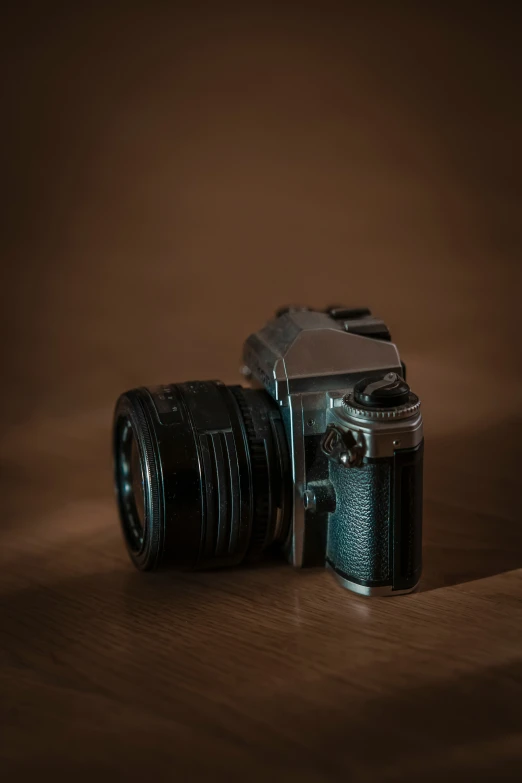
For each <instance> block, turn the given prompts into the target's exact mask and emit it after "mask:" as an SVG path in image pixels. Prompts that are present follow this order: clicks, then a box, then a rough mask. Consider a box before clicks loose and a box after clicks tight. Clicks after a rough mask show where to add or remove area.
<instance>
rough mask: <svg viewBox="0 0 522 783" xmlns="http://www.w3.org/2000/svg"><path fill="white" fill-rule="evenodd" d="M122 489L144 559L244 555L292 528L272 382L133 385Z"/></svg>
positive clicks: (122, 413) (124, 429) (121, 439)
mask: <svg viewBox="0 0 522 783" xmlns="http://www.w3.org/2000/svg"><path fill="white" fill-rule="evenodd" d="M114 466H115V483H116V494H117V501H118V507H119V513H120V519H121V524H122V529H123V534H124V537H125V540H126V543H127V548H128V550H129V553H130V556H131V558H132V559H133V561H134V563H135V564H136V566H137V567H138V568H140V569H144V570H145V569H151V568H157V567H160V566H162V567H163V566H166V567H168V566H172V567H182V568H209V567H219V566H229V565H236V564H238V563H240V562H241V561H243V560H244V559H252V558H255V557H257V556H259V555H260V554H261V552H262V551H263V550H264V549H266V547H268V546H269V545H270V544H271V543H272V542H274V541H276V540H278V541H283V540H285V538H286V537H287V535H288V531H289V519H290V513H291V502H292V480H291V467H290V461H289V454H288V447H287V443H286V436H285V432H284V427H283V422H282V420H281V414H280V412H279V409H278V407H277V405H276V404H275V403H274V401H273V400H272V399H271V397H270V396H269V395H268V394H267V393H266V392H265V391H258V390H253V389H244V388H242V387H240V386H225V385H224V384H222V383H221V382H219V381H207V382H204V381H193V382H189V383H181V384H169V385H164V386H157V387H150V388H140V389H133V390H132V391H129V392H126V393H125V394H123V395H121V397H120V398H119V400H118V402H117V404H116V410H115V418H114Z"/></svg>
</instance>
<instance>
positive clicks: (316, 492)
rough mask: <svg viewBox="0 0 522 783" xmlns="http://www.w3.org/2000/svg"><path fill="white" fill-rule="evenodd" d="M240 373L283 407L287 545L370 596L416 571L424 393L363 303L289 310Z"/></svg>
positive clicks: (404, 588) (291, 553)
mask: <svg viewBox="0 0 522 783" xmlns="http://www.w3.org/2000/svg"><path fill="white" fill-rule="evenodd" d="M243 361H244V368H243V373H244V375H245V377H246V378H248V379H249V381H250V383H251V385H252V386H254V387H262V388H264V389H265V390H266V392H268V394H269V395H270V396H271V397H272V399H273V400H274V401H275V402H276V404H277V405H278V406H279V408H280V412H281V416H282V421H283V424H284V428H285V432H286V438H287V442H288V448H289V452H290V459H291V470H292V484H293V502H292V511H291V521H290V525H289V529H288V535H287V537H286V540H285V542H284V549H285V552H286V555H287V558H288V560H289V562H290V563H291V564H292V565H294V566H296V567H303V566H313V565H325V564H326V565H327V566H328V567H329V568H330V569H332V571H333V573H334V574H335V576H336V577H337V578H338V579H339V581H340V582H341V584H342V585H343V586H344V587H347V588H349V589H351V590H353V591H355V592H357V593H360V594H364V595H391V594H401V593H408V592H411V591H412V590H414V589H415V587H416V586H417V584H418V581H419V578H420V573H421V563H422V556H421V546H422V466H423V427H422V417H421V413H420V402H419V400H418V398H417V397H416V396H415V395H414V394H412V393H411V392H410V390H409V387H408V386H407V385H406V383H405V378H404V376H405V366H404V364H403V363H402V362H401V360H400V357H399V353H398V350H397V347H396V346H395V345H394V344H393V343H392V342H391V339H390V334H389V331H388V329H387V328H386V326H385V324H384V323H383V322H382V321H380V320H379V319H377V318H374V317H373V316H372V314H371V313H370V311H369V310H367V309H366V308H358V309H354V308H346V307H340V306H339V307H331V308H328V310H327V311H325V312H317V311H313V310H309V309H304V308H286V309H284V310H281V311H279V313H278V315H277V317H276V318H275V319H273V320H271V321H269V322H268V323H267V324H266V326H265V327H264V328H262V329H261V330H260V331H259V332H256V333H255V334H253V335H251V336H250V337H249V338H248V339H247V340H246V342H245V345H244V354H243Z"/></svg>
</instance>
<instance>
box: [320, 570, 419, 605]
mask: <svg viewBox="0 0 522 783" xmlns="http://www.w3.org/2000/svg"><path fill="white" fill-rule="evenodd" d="M326 568H327V569H328V571H330V573H332V574H333V575H334V577H335V578H336V579H337V581H338V582H339V584H340V585H341V586H342V587H344V588H346V589H347V590H351V591H352V593H357V594H358V595H364V596H366V597H372V598H373V597H375V596H380V597H382V598H384V597H386V596H393V595H408V593H413V592H414V591H415V590H417V588H418V586H419V582H417V584H416V585H414V586H413V587H410V588H409V589H408V590H393V588H392V586H391V585H389V586H387V585H385V586H384V587H367V586H366V585H359V584H357V582H352V581H350V580H349V579H345V578H344V577H342V576H339V574H338V573H337V571H335V570H334V569H333V568H332V566H331V565H330V564H329V563H327V564H326Z"/></svg>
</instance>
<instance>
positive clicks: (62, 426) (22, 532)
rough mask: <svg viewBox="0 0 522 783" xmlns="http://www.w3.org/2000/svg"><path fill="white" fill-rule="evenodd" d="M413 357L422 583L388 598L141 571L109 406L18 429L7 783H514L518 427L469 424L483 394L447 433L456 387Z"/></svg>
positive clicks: (275, 569)
mask: <svg viewBox="0 0 522 783" xmlns="http://www.w3.org/2000/svg"><path fill="white" fill-rule="evenodd" d="M410 365H411V377H412V378H415V380H416V388H417V389H418V390H419V391H420V392H421V394H423V397H424V404H425V409H426V416H427V429H428V436H427V447H426V456H427V466H426V483H427V490H426V503H425V546H424V558H425V570H424V578H423V581H422V585H421V590H420V592H418V593H416V594H413V595H411V596H406V597H402V598H393V599H386V598H384V599H378V598H376V599H366V598H362V597H358V596H356V595H353V594H351V593H349V592H347V591H344V590H342V589H340V588H339V587H338V585H337V584H336V583H335V582H334V580H333V579H332V577H331V576H330V575H329V574H328V573H327V572H325V571H323V570H315V569H314V570H309V571H301V572H298V571H294V570H293V569H292V568H290V567H289V566H287V565H286V563H284V562H278V561H276V562H274V561H268V562H265V563H263V564H261V565H259V566H258V567H253V568H239V569H236V570H229V571H226V572H214V573H197V574H176V573H172V574H163V575H155V574H147V575H143V574H139V573H137V572H135V571H134V570H133V568H132V566H131V565H130V563H129V561H128V559H127V555H126V553H125V551H124V547H123V544H122V541H121V538H120V532H119V529H118V525H117V520H116V513H115V508H114V504H113V501H112V498H111V497H110V488H109V482H110V477H109V474H110V468H109V464H108V463H109V459H108V427H109V423H110V411H109V410H107V411H105V410H99V411H87V412H84V413H82V414H81V415H71V416H66V417H56V418H54V419H47V420H41V421H39V422H36V423H34V422H33V423H32V424H31V426H23V427H19V428H17V429H16V430H14V431H12V432H11V434H10V436H9V437H8V439H7V441H4V446H6V448H7V452H8V453H9V454H10V459H9V462H8V465H7V471H8V481H9V484H10V487H11V488H12V489H13V490H14V491H13V492H12V493H11V494H7V497H4V504H5V503H7V508H8V511H9V515H10V516H9V517H8V519H9V522H8V524H7V525H5V523H4V532H3V536H2V538H3V542H2V554H1V559H2V568H1V570H0V585H1V622H0V638H1V640H2V660H3V666H2V694H3V695H2V701H1V704H2V720H3V728H2V733H1V740H0V743H1V744H0V748H1V755H2V759H3V762H2V764H3V769H4V772H7V778H6V779H13V780H14V779H15V778H16V777H17V776H22V777H23V775H24V773H27V776H29V774H30V773H31V774H34V773H35V772H36V771H38V774H39V775H43V776H44V777H45V776H47V775H51V774H52V775H57V776H59V777H60V776H64V777H65V776H70V775H73V777H74V778H75V779H81V780H83V779H85V780H92V779H93V777H99V776H100V775H101V776H102V777H103V778H104V779H105V777H106V778H107V779H109V778H110V777H111V776H114V777H120V776H124V777H125V778H130V779H138V778H140V779H143V778H144V777H146V776H147V775H153V776H154V777H159V779H162V780H163V779H165V780H170V779H173V780H202V781H203V780H205V781H208V780H214V779H219V780H220V779H223V780H238V781H239V780H245V779H248V780H256V781H257V780H259V781H261V780H270V779H273V780H284V779H292V780H293V779H295V780H306V781H320V780H332V781H334V780H341V779H348V780H352V779H353V780H361V781H366V780H380V781H388V780H390V781H391V780H393V781H395V780H403V779H404V778H405V777H407V778H408V779H416V778H422V779H423V780H425V781H438V780H441V779H445V780H460V779H462V780H474V781H479V780H480V781H481V780H488V781H489V780H505V779H506V780H508V779H509V780H511V779H513V780H515V779H517V775H519V774H520V772H521V771H522V743H521V740H522V737H521V732H522V706H521V705H522V663H521V657H520V654H521V645H522V569H520V566H521V564H522V525H521V524H520V513H519V512H520V501H519V491H520V487H519V478H518V474H517V471H516V470H515V469H514V465H515V464H520V457H521V454H520V430H514V429H512V428H511V427H510V426H508V425H507V424H505V425H502V424H501V423H495V422H490V427H491V429H490V430H486V434H484V430H482V429H477V430H475V428H474V427H473V426H471V420H472V419H473V418H474V417H475V418H476V419H479V418H480V416H481V414H482V411H481V405H486V406H487V405H488V402H487V395H486V394H485V393H482V395H479V396H476V397H475V399H474V402H473V405H471V406H468V407H467V409H466V411H459V412H458V414H459V416H461V415H463V416H464V417H467V419H468V421H467V423H466V422H464V423H465V424H466V425H467V426H465V427H463V428H462V430H461V431H459V430H458V429H456V430H455V431H454V429H453V426H454V424H455V422H453V421H451V417H450V420H449V421H446V419H445V415H444V405H443V404H442V402H441V399H440V398H441V397H443V396H444V394H445V393H446V392H447V391H448V389H447V388H445V385H447V383H448V381H447V378H448V377H450V376H451V377H452V378H453V383H454V382H455V376H454V375H453V374H451V373H448V375H447V376H445V377H446V380H441V381H440V382H439V384H438V386H437V385H436V384H435V377H434V376H436V375H437V373H434V372H433V368H429V367H426V368H424V369H423V366H422V363H421V362H414V361H413V362H410ZM438 377H439V378H440V377H441V376H440V375H438ZM443 378H444V376H443ZM460 384H462V381H460ZM477 386H478V388H481V385H480V384H478V383H477ZM460 388H462V385H460ZM470 407H471V408H472V410H470ZM456 418H458V417H456ZM495 425H497V426H495ZM491 432H493V433H494V437H493V436H492V435H491V434H490V433H491ZM50 444H52V446H51V447H50ZM4 507H5V506H4Z"/></svg>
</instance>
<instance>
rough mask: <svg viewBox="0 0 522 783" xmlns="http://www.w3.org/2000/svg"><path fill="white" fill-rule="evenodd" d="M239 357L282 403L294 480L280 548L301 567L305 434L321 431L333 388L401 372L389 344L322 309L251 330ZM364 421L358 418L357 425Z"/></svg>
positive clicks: (341, 390)
mask: <svg viewBox="0 0 522 783" xmlns="http://www.w3.org/2000/svg"><path fill="white" fill-rule="evenodd" d="M243 359H244V363H245V365H246V367H247V368H248V369H249V370H250V371H251V373H252V379H251V381H252V382H253V383H255V382H256V381H258V382H260V383H261V384H262V385H263V386H264V387H265V389H266V391H267V392H268V393H269V394H270V396H271V397H273V399H274V400H276V402H278V403H279V405H280V406H281V413H282V416H283V423H284V426H285V430H286V434H287V437H288V441H289V446H290V452H291V456H292V477H293V484H294V488H293V489H294V496H293V511H292V533H291V536H290V537H289V541H288V544H287V546H285V550H286V553H287V556H288V559H289V561H290V562H291V563H292V565H294V566H296V567H301V566H303V565H306V563H305V562H304V552H305V548H306V547H305V537H306V515H307V514H308V513H310V511H307V510H305V507H304V503H303V495H304V492H305V490H306V485H307V480H306V464H305V453H304V443H305V436H309V435H318V434H319V435H320V434H322V433H323V432H325V430H326V426H327V424H328V421H327V419H328V418H329V416H330V415H331V412H330V411H329V408H330V405H331V403H330V400H329V398H330V395H331V394H332V391H333V390H335V391H334V392H333V394H334V395H335V396H336V397H339V398H341V399H340V401H341V400H342V397H344V396H345V395H346V394H348V393H349V392H350V391H351V390H352V389H353V387H354V385H355V384H356V383H357V381H359V380H360V379H361V378H364V377H366V378H367V377H370V378H371V377H375V378H377V377H381V376H382V374H383V373H386V372H396V373H399V374H400V373H402V368H401V363H400V358H399V352H398V350H397V347H396V346H395V345H394V343H391V342H387V341H384V340H372V339H368V338H366V337H361V336H359V335H357V334H350V333H349V332H346V331H344V328H343V326H342V325H341V324H338V323H336V322H335V321H334V320H333V319H332V318H330V316H329V315H327V314H326V313H318V312H311V311H298V312H289V313H286V314H285V315H281V316H279V317H278V318H276V319H273V320H272V321H269V322H268V324H266V326H265V327H263V329H261V330H260V331H259V332H256V333H255V334H253V335H250V337H249V338H248V339H247V341H246V343H245V345H244V354H243ZM336 410H339V409H337V408H336ZM361 425H362V426H361ZM365 426H366V423H365V422H360V423H359V422H358V423H357V425H356V428H357V429H361V430H363V429H365ZM396 426H397V424H395V427H396ZM344 427H345V428H346V427H347V425H346V422H345V423H344Z"/></svg>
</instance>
